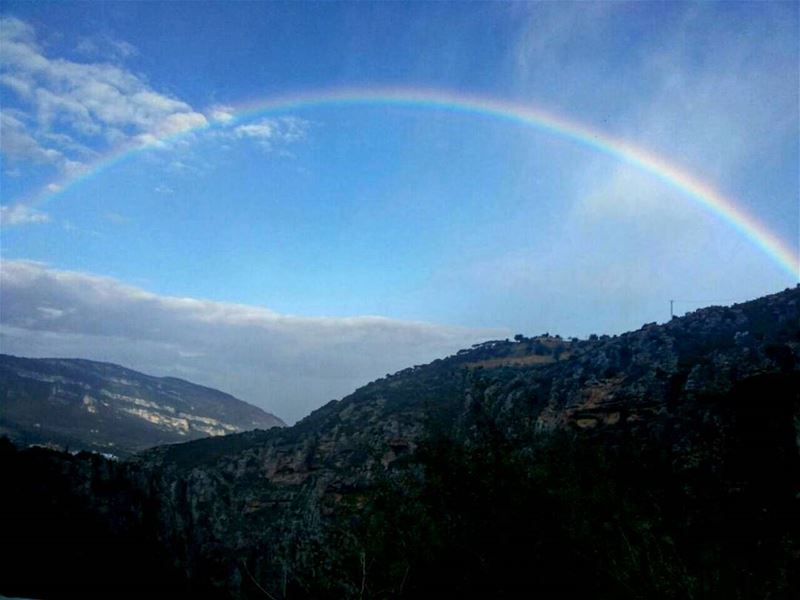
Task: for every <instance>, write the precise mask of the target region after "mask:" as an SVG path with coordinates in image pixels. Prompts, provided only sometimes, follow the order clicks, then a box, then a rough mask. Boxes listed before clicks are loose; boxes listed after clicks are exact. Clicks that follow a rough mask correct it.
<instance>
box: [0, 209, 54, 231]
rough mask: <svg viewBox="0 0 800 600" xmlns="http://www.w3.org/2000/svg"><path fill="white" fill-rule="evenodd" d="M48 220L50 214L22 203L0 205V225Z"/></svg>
mask: <svg viewBox="0 0 800 600" xmlns="http://www.w3.org/2000/svg"><path fill="white" fill-rule="evenodd" d="M49 220H50V215H48V214H47V213H45V212H42V211H41V210H37V209H35V208H31V207H30V206H25V205H24V204H12V205H10V206H0V225H2V226H6V225H31V224H36V223H46V222H48V221H49Z"/></svg>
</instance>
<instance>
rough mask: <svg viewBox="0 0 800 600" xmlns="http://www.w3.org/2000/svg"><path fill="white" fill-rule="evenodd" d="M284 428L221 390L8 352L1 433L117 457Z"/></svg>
mask: <svg viewBox="0 0 800 600" xmlns="http://www.w3.org/2000/svg"><path fill="white" fill-rule="evenodd" d="M276 426H284V423H283V422H282V421H281V420H280V419H278V418H277V417H275V416H274V415H271V414H269V413H267V412H264V411H263V410H261V409H260V408H257V407H255V406H252V405H250V404H247V403H245V402H242V401H241V400H238V399H236V398H234V397H233V396H230V395H229V394H225V393H223V392H220V391H218V390H214V389H211V388H207V387H203V386H200V385H196V384H193V383H189V382H188V381H184V380H182V379H175V378H173V377H151V376H149V375H145V374H143V373H138V372H137V371H133V370H131V369H126V368H124V367H120V366H118V365H113V364H109V363H101V362H95V361H89V360H74V359H55V358H46V359H30V358H18V357H15V356H9V355H0V433H2V434H5V435H7V436H9V437H10V438H11V439H13V440H15V441H16V442H17V443H19V444H21V445H29V444H34V443H35V444H43V445H49V446H51V447H61V448H66V447H69V448H70V449H72V450H81V449H85V450H93V451H96V452H102V453H105V454H110V455H114V456H117V457H126V456H128V455H130V454H132V453H134V452H137V451H140V450H144V449H145V448H149V447H151V446H157V445H159V444H166V443H174V442H183V441H187V440H193V439H198V438H201V437H208V436H219V435H226V434H230V433H238V432H241V431H246V430H249V429H257V428H260V429H268V428H270V427H276Z"/></svg>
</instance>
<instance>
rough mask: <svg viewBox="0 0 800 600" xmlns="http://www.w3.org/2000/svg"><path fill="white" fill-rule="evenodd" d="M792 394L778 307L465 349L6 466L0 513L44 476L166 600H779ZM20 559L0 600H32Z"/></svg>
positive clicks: (791, 306)
mask: <svg viewBox="0 0 800 600" xmlns="http://www.w3.org/2000/svg"><path fill="white" fill-rule="evenodd" d="M799 394H800V288H794V289H790V290H786V291H784V292H781V293H778V294H774V295H771V296H767V297H765V298H761V299H758V300H754V301H752V302H747V303H743V304H739V305H735V306H733V307H729V308H724V307H710V308H706V309H702V310H699V311H696V312H694V313H691V314H689V315H687V316H685V317H681V318H676V319H673V320H672V321H670V322H668V323H666V324H663V325H656V324H648V325H645V326H643V327H642V328H641V329H639V330H637V331H633V332H630V333H626V334H623V335H620V336H614V337H609V336H600V337H597V336H592V337H591V338H590V339H588V340H570V341H566V340H562V339H561V338H558V337H551V336H538V337H535V338H525V337H523V336H517V338H515V340H513V341H511V340H499V341H492V342H487V343H485V344H479V345H477V346H475V347H473V348H470V349H467V350H464V351H461V352H459V353H458V354H456V355H454V356H451V357H448V358H445V359H440V360H437V361H434V362H433V363H431V364H428V365H421V366H416V367H413V368H409V369H406V370H404V371H401V372H399V373H396V374H394V375H391V376H387V377H385V378H383V379H380V380H378V381H375V382H373V383H370V384H369V385H367V386H364V387H363V388H361V389H359V390H356V391H355V392H354V393H353V394H351V395H350V396H347V397H346V398H343V399H342V400H340V401H334V402H331V403H329V404H328V405H326V406H324V407H322V408H320V409H319V410H317V411H315V412H314V413H312V414H311V415H309V416H308V417H307V418H305V419H303V420H302V421H300V422H299V423H298V424H297V425H295V426H293V427H289V428H284V429H272V430H270V431H254V432H246V433H242V434H238V435H231V436H225V437H223V438H208V439H203V440H197V441H193V442H189V443H185V444H177V445H170V446H163V447H158V448H153V449H151V450H149V451H147V452H145V453H144V454H142V455H140V456H138V457H136V458H135V459H133V460H132V461H130V462H124V463H110V462H107V461H104V460H103V459H102V458H100V457H97V456H94V457H74V456H68V455H64V454H55V453H50V454H45V453H43V451H37V452H31V451H27V452H19V451H16V450H13V449H11V448H5V449H4V450H3V451H4V455H5V456H6V461H7V463H8V464H10V465H14V469H15V470H14V471H13V473H12V474H11V475H10V480H11V481H12V482H13V486H12V487H11V488H10V489H13V490H14V491H13V493H12V494H10V495H8V499H7V500H6V502H8V503H10V506H4V507H3V509H4V510H3V514H6V515H11V517H10V519H12V520H13V519H14V517H13V515H18V514H19V512H20V510H21V509H20V507H19V506H17V505H16V504H15V503H16V502H18V501H19V502H22V500H18V499H20V498H30V497H32V496H36V495H37V494H36V492H37V491H39V492H40V491H41V489H42V483H41V481H39V480H37V481H35V482H34V481H31V480H30V478H31V476H30V475H27V474H28V473H31V472H43V471H46V472H48V473H50V475H49V477H50V478H52V481H53V483H52V486H53V488H54V489H57V490H58V494H60V495H61V496H63V497H65V498H68V499H69V501H70V502H71V503H72V505H74V508H71V509H70V510H71V511H72V512H70V513H69V514H74V513H78V514H80V515H82V518H86V515H87V514H89V515H93V516H92V517H91V518H92V519H97V518H98V515H117V516H115V517H112V518H110V521H109V517H108V516H106V517H101V518H100V522H101V523H102V524H103V527H105V528H106V529H104V530H103V531H105V532H106V533H104V534H103V535H105V536H108V538H107V540H106V538H105V537H102V536H100V538H99V539H101V540H106V541H103V543H114V540H118V539H119V536H124V535H131V532H135V533H136V535H137V536H142V539H141V540H140V541H141V543H142V544H145V545H146V544H150V545H152V547H153V548H156V549H158V552H162V553H163V554H164V555H165V556H169V557H171V558H169V559H164V560H165V561H166V562H164V563H162V567H164V569H165V570H168V571H169V573H170V575H169V578H168V581H169V585H170V586H174V587H172V588H171V589H174V593H175V594H180V593H182V592H183V593H186V594H189V595H191V594H200V595H203V594H209V595H213V596H216V597H231V598H259V597H265V596H271V597H275V598H340V597H353V598H355V597H359V598H366V597H369V598H386V597H410V598H411V597H414V598H416V597H530V596H531V595H532V594H536V595H540V596H543V597H553V596H563V595H564V594H581V595H588V596H591V597H605V598H620V597H623V598H677V597H681V598H686V597H707V598H708V597H713V598H717V597H719V598H723V597H724V598H763V597H789V596H791V594H792V593H794V592H797V591H798V589H800V588H798V581H797V580H796V573H797V572H798V570H797V569H796V566H797V561H798V557H800V545H799V544H798V540H799V537H798V534H799V533H800V523H799V522H798V514H800V510H798V500H797V498H798V496H797V494H798V492H799V491H800V476H798V474H799V473H800V463H799V462H798V439H799V438H798V435H799V433H800V432H799V431H798V429H797V423H798V422H800V398H799V397H798V396H799ZM87 489H91V490H94V491H93V493H92V494H87V492H86V491H85V490H87ZM65 504H66V503H65ZM120 506H124V507H126V508H125V510H120V509H119V507H120ZM43 510H44V509H43ZM65 510H66V509H65ZM59 518H65V515H64V514H59ZM59 518H56V519H54V521H56V522H58V520H59ZM51 522H52V521H51ZM12 524H13V525H14V527H16V528H17V529H15V531H17V532H18V533H17V534H12V535H11V539H15V538H14V535H17V536H19V537H20V538H21V537H24V536H28V537H26V539H28V540H29V539H31V531H30V529H29V530H27V533H26V534H24V535H23V533H21V530H22V525H20V524H19V523H17V521H16V520H14V522H13V523H12ZM31 529H33V530H35V529H36V527H33V526H31ZM109 531H110V532H111V533H108V532H109ZM37 536H39V537H37ZM33 539H37V540H40V542H41V543H37V544H36V546H37V548H41V547H43V546H44V545H45V544H51V543H52V535H51V534H50V533H48V532H47V531H40V532H39V533H36V534H35V535H33ZM59 539H63V538H59ZM137 539H139V538H137ZM108 540H110V541H108ZM26 543H27V542H26ZM62 543H63V542H62ZM99 545H100V546H102V544H99ZM48 547H51V546H48ZM57 548H58V546H57V545H56V546H55V547H54V549H53V550H52V552H54V553H57V552H58V549H57ZM87 552H88V554H89V555H91V551H87ZM94 552H97V550H95V551H94ZM156 555H157V553H155V554H152V556H156ZM19 562H20V565H19V568H20V570H19V573H18V575H17V577H16V579H15V580H14V582H15V584H14V585H10V584H9V585H5V586H4V587H0V592H2V593H17V594H20V593H31V594H33V593H34V592H37V591H39V592H41V591H43V590H44V591H46V590H45V588H43V587H41V584H40V587H38V588H37V587H36V586H35V585H28V587H26V585H25V581H26V580H25V575H24V573H25V569H24V568H23V565H24V553H23V554H21V555H20V558H19ZM123 572H124V573H127V571H125V569H124V568H123ZM156 572H158V571H153V573H156ZM124 573H123V574H124ZM65 577H66V579H65V580H62V581H69V575H65ZM153 577H155V575H154V576H153ZM116 580H117V579H115V578H113V577H111V576H110V575H109V580H108V581H95V583H96V585H97V586H98V587H100V588H102V589H106V588H114V581H116ZM165 581H167V579H157V578H156V579H151V580H150V581H149V582H148V581H147V580H140V581H139V583H140V584H141V585H143V586H145V587H146V586H147V585H148V584H150V585H153V586H155V587H156V589H164V586H166V585H167V584H166V583H164V582H165ZM65 585H66V584H65ZM70 585H73V586H75V587H73V589H86V588H87V586H88V587H89V588H91V586H90V585H89V584H87V582H85V581H83V582H80V581H77V582H76V581H73V582H72V583H71V584H70ZM54 597H55V596H54Z"/></svg>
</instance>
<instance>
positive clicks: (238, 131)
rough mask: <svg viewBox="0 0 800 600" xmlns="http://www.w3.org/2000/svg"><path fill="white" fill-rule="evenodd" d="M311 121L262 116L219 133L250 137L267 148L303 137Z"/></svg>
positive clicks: (242, 137)
mask: <svg viewBox="0 0 800 600" xmlns="http://www.w3.org/2000/svg"><path fill="white" fill-rule="evenodd" d="M310 125H311V122H310V121H307V120H305V119H301V118H299V117H291V116H289V117H274V118H263V119H259V120H258V121H254V122H252V123H245V124H243V125H237V126H236V127H234V128H232V129H230V130H223V131H222V132H221V135H222V136H223V137H227V138H236V139H251V140H254V141H255V142H257V143H258V145H259V146H261V147H262V148H265V149H267V150H273V149H275V148H276V147H278V146H286V145H288V144H293V143H295V142H299V141H301V140H303V139H305V137H306V134H307V132H308V128H309V127H310Z"/></svg>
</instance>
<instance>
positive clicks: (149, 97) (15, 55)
mask: <svg viewBox="0 0 800 600" xmlns="http://www.w3.org/2000/svg"><path fill="white" fill-rule="evenodd" d="M103 43H104V44H106V45H109V44H110V45H112V46H113V47H114V48H115V52H116V53H117V55H119V56H122V57H125V56H130V55H131V54H133V53H135V49H134V48H133V47H132V46H130V45H129V44H125V43H124V42H114V41H113V40H110V39H106V40H104V42H103ZM83 49H84V50H85V51H87V52H88V51H90V50H91V44H90V43H89V42H86V43H84V44H83ZM0 70H1V71H2V72H1V73H0V85H2V86H4V87H6V88H7V89H9V90H11V92H12V93H13V94H14V96H15V97H16V100H17V102H16V109H15V112H14V111H11V110H9V109H8V108H5V109H4V111H3V118H4V122H3V147H2V151H3V153H4V154H5V155H6V156H7V157H9V158H11V159H16V160H35V161H38V162H49V163H51V164H53V165H55V166H57V167H59V168H60V169H61V170H62V172H63V173H64V174H66V175H68V176H70V175H74V173H75V164H76V163H78V162H80V161H81V158H84V157H85V156H86V155H88V154H93V152H92V151H91V150H89V149H88V147H87V146H88V145H93V146H96V144H97V137H98V136H99V137H101V138H103V139H105V140H107V143H109V144H114V145H115V146H120V145H126V144H128V145H130V144H133V145H139V144H147V143H152V142H154V141H156V140H158V139H160V138H162V137H163V136H169V135H174V134H179V133H181V132H184V131H188V130H191V129H194V128H196V127H201V126H203V125H205V124H207V123H208V121H207V119H206V117H205V116H204V115H203V114H202V113H200V112H197V111H195V110H194V109H193V108H192V107H191V106H190V105H189V104H188V103H186V102H184V101H182V100H180V99H177V98H173V97H170V96H167V95H165V94H162V93H160V92H157V91H156V90H154V89H152V88H151V87H150V86H149V84H148V83H147V82H146V81H144V80H143V79H142V78H141V77H139V76H137V75H135V74H134V73H132V72H130V71H128V70H126V69H125V68H123V67H122V66H119V65H116V64H111V63H107V62H93V63H90V62H86V63H84V62H75V61H71V60H67V59H64V58H53V57H50V56H48V55H47V54H46V53H45V51H44V50H43V48H42V47H41V46H40V45H39V43H38V41H37V37H36V34H35V32H34V30H33V29H32V28H31V27H30V26H29V25H27V24H26V23H24V22H22V21H20V20H18V19H15V18H10V17H4V18H2V19H0ZM97 150H98V151H100V152H103V151H105V150H107V148H98V149H97Z"/></svg>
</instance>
